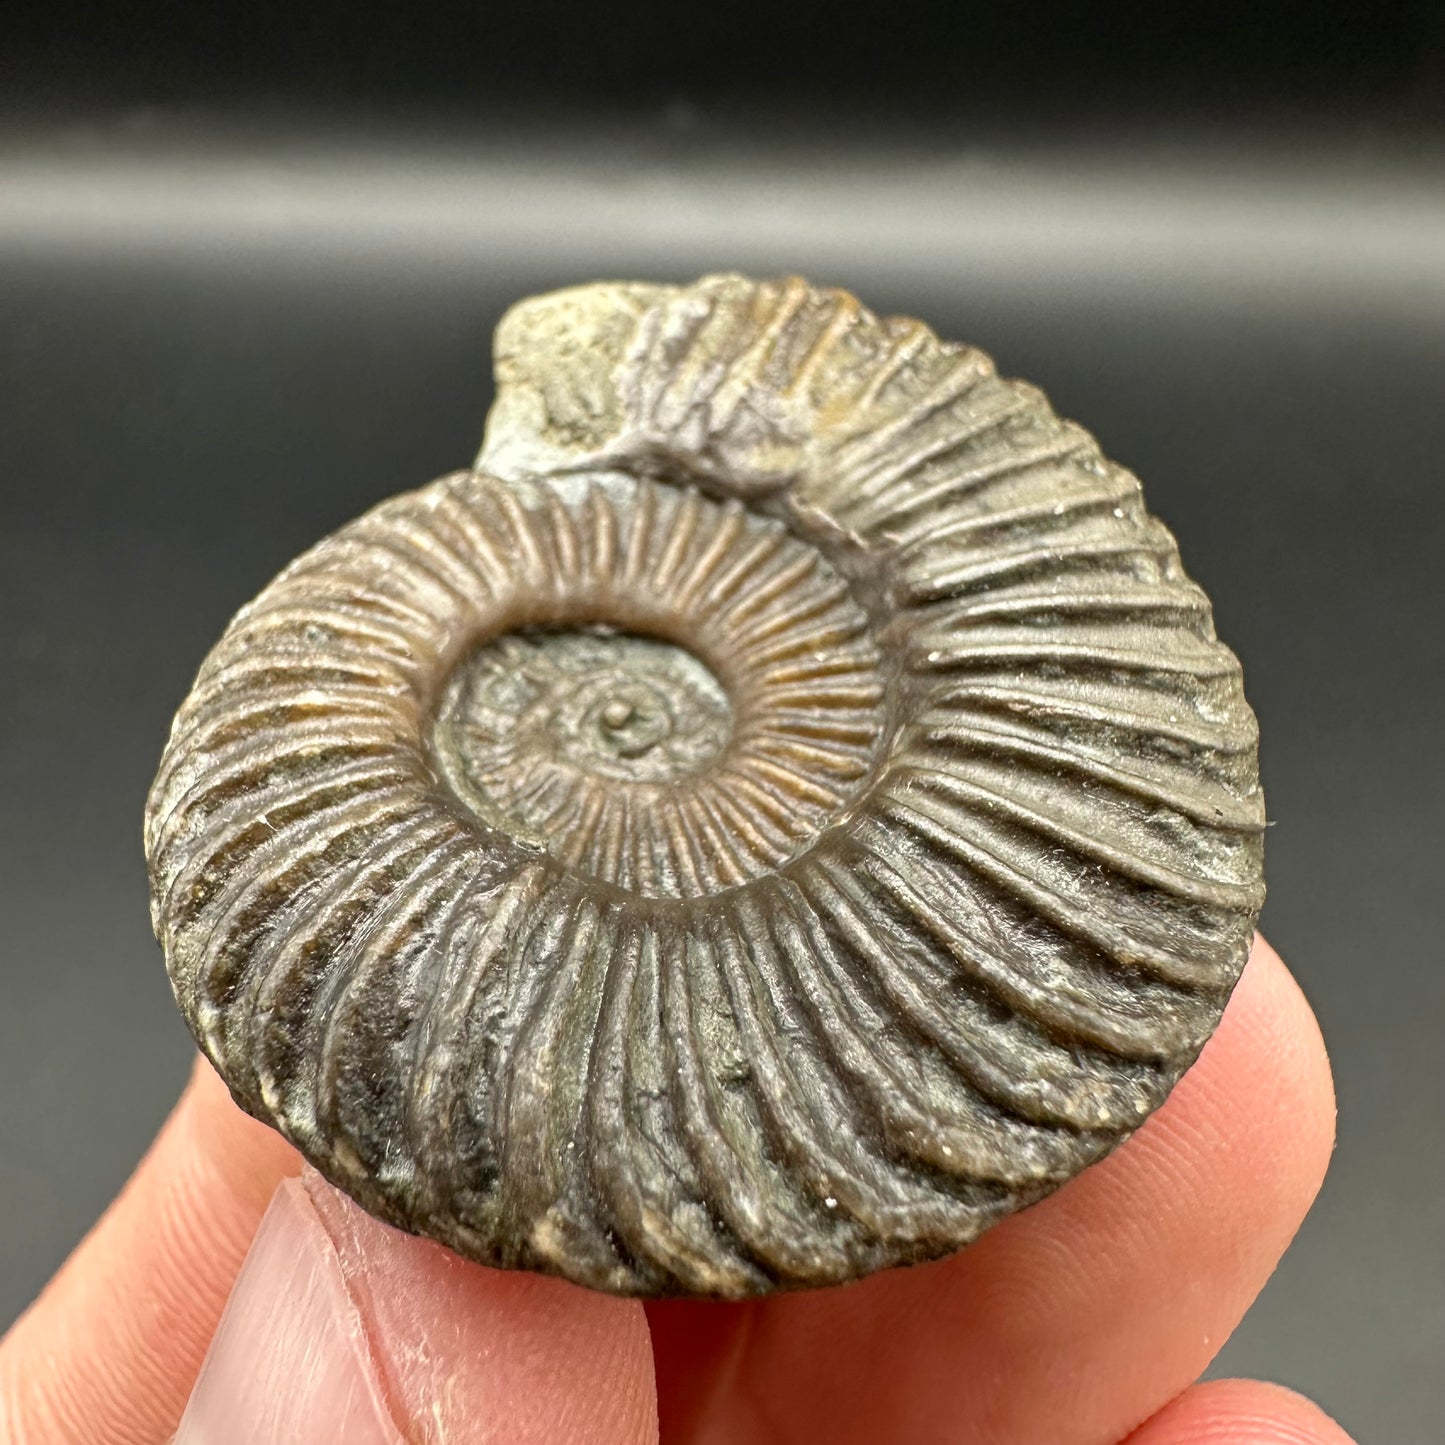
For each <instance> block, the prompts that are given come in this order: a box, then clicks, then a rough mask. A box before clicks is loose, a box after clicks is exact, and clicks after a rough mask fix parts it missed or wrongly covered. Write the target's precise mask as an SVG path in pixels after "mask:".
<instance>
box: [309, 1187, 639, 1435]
mask: <svg viewBox="0 0 1445 1445" xmlns="http://www.w3.org/2000/svg"><path fill="white" fill-rule="evenodd" d="M301 1187H302V1188H304V1191H305V1193H306V1196H307V1198H308V1200H309V1201H310V1204H311V1206H312V1208H313V1210H314V1212H315V1216H316V1218H317V1219H318V1220H319V1221H320V1222H321V1223H322V1225H323V1226H324V1228H325V1230H326V1233H327V1236H328V1238H329V1240H330V1244H331V1248H332V1249H333V1250H334V1252H335V1257H336V1260H337V1262H338V1265H339V1268H340V1271H341V1274H342V1276H343V1278H344V1280H345V1282H346V1288H347V1291H348V1293H349V1296H350V1298H351V1299H352V1301H353V1302H354V1304H355V1306H356V1308H357V1310H358V1311H359V1314H360V1317H361V1319H362V1320H363V1322H364V1325H365V1329H366V1332H367V1337H368V1338H369V1339H370V1340H371V1341H372V1342H373V1353H374V1358H375V1363H376V1368H377V1371H378V1375H379V1379H380V1384H381V1389H382V1391H383V1394H384V1395H385V1398H386V1399H387V1400H388V1401H390V1403H391V1408H392V1410H393V1411H394V1413H395V1416H396V1419H397V1421H398V1422H399V1424H400V1426H401V1428H402V1430H403V1432H404V1436H405V1438H406V1439H407V1440H408V1441H412V1440H416V1441H427V1442H431V1441H437V1442H440V1441H446V1442H448V1445H452V1442H455V1445H469V1442H473V1441H475V1442H481V1441H486V1442H493V1441H495V1442H498V1445H500V1442H503V1441H505V1442H506V1445H553V1442H555V1441H558V1440H566V1441H568V1442H577V1445H651V1442H654V1441H655V1440H656V1438H657V1404H656V1393H655V1387H654V1373H653V1365H652V1351H651V1342H650V1338H649V1335H648V1330H647V1323H646V1319H645V1317H644V1315H643V1311H642V1306H641V1305H640V1304H639V1303H638V1302H636V1301H633V1300H624V1299H615V1298H611V1297H609V1296H606V1295H601V1294H597V1293H595V1292H593V1291H589V1290H583V1289H580V1288H578V1287H577V1286H575V1285H571V1284H568V1283H566V1282H565V1281H562V1280H556V1279H546V1278H543V1277H541V1276H539V1275H534V1274H528V1273H523V1272H519V1271H509V1270H494V1269H485V1268H483V1267H481V1266H480V1265H475V1264H471V1263H469V1262H468V1261H466V1260H463V1259H461V1258H459V1257H458V1256H457V1255H455V1254H453V1253H451V1252H450V1251H448V1250H446V1249H443V1248H442V1247H441V1246H440V1245H437V1244H434V1243H432V1242H431V1241H429V1240H423V1239H418V1238H415V1237H413V1236H411V1235H407V1234H404V1233H402V1232H401V1231H399V1230H396V1229H392V1228H390V1227H389V1226H387V1225H384V1224H382V1223H380V1222H379V1221H377V1220H375V1219H373V1218H372V1217H371V1216H370V1215H368V1214H366V1213H365V1212H363V1211H362V1210H361V1209H360V1208H358V1207H357V1206H356V1205H355V1204H354V1203H352V1202H351V1200H349V1199H347V1198H346V1197H345V1196H344V1195H342V1194H340V1193H339V1192H338V1191H336V1190H335V1189H333V1188H332V1187H331V1186H330V1185H328V1184H326V1183H325V1182H324V1181H323V1180H321V1179H320V1177H319V1176H318V1175H316V1174H314V1173H312V1172H310V1171H307V1173H306V1174H305V1176H304V1183H303V1185H302V1186H301Z"/></svg>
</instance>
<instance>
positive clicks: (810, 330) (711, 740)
mask: <svg viewBox="0 0 1445 1445" xmlns="http://www.w3.org/2000/svg"><path fill="white" fill-rule="evenodd" d="M496 354H497V373H498V381H499V388H500V389H499V396H498V400H497V403H496V405H495V407H494V409H493V412H492V415H491V417H490V419H489V423H488V430H487V439H486V443H485V445H484V447H483V449H482V453H481V456H480V458H479V459H478V462H477V465H476V467H475V469H473V470H471V471H466V472H460V473H457V474H456V475H453V476H450V477H446V478H443V479H442V480H440V481H438V482H434V483H433V484H432V485H430V486H427V487H424V488H422V489H421V490H420V491H416V492H411V493H408V494H405V495H403V496H399V497H396V498H394V499H392V500H390V501H387V502H384V503H383V504H382V505H380V506H379V507H377V508H376V509H375V510H373V511H371V512H369V513H368V514H367V515H365V516H364V517H362V518H361V519H360V520H358V521H356V522H353V523H351V524H350V525H349V526H346V527H343V528H342V529H341V530H340V531H339V532H337V533H335V534H334V535H333V536H331V537H329V538H327V539H326V540H325V541H323V542H321V543H320V544H319V545H318V546H316V547H315V548H313V549H312V550H311V551H310V552H308V553H306V554H305V555H304V556H303V557H301V558H300V559H299V560H297V561H296V562H295V563H293V564H292V565H291V566H290V567H288V568H287V569H286V570H285V571H284V572H283V573H282V574H281V575H280V576H279V577H278V578H277V579H276V580H275V581H274V582H273V583H271V585H270V586H268V587H267V588H266V589H265V591H263V592H262V593H261V595H260V596H259V597H258V598H256V600H255V601H254V602H252V603H251V604H250V605H248V606H247V607H245V608H243V609H242V611H241V612H240V613H239V614H238V616H237V617H236V619H235V620H234V621H233V622H232V624H231V626H230V627H229V629H228V630H227V631H226V633H225V635H224V636H223V637H222V638H221V640H220V642H219V643H218V644H217V646H216V647H215V649H214V650H213V651H212V652H211V654H210V656H209V657H208V658H207V659H206V661H205V663H204V665H203V666H202V668H201V671H200V675H199V676H198V678H197V680H196V683H195V687H194V690H193V691H192V693H191V694H190V696H189V697H188V698H187V699H186V701H185V703H184V705H183V706H182V708H181V710H180V713H179V715H178V716H177V718H176V722H175V726H174V729H173V732H172V735H171V739H170V743H169V746H168V747H167V749H166V753H165V756H164V759H163V760H162V763H161V767H160V772H159V775H158V776H157V779H156V782H155V785H154V788H153V790H152V793H151V797H150V802H149V806H148V810H147V814H146V852H147V857H148V859H149V864H150V873H151V883H152V900H153V917H154V923H155V928H156V933H157V936H158V937H159V938H160V940H161V943H162V945H163V947H164V951H165V956H166V961H167V965H168V968H169V971H170V976H171V980H172V983H173V985H174V988H175V992H176V997H177V999H178V1000H179V1002H180V1006H181V1008H182V1010H183V1011H184V1013H185V1016H186V1019H187V1020H188V1022H189V1024H190V1026H191V1028H192V1030H193V1031H194V1033H195V1035H196V1037H197V1039H198V1040H199V1041H200V1044H201V1047H202V1048H203V1049H204V1051H205V1052H206V1054H207V1055H208V1056H209V1057H210V1059H211V1060H212V1062H213V1063H214V1064H215V1065H216V1067H217V1068H218V1069H219V1071H220V1072H221V1074H222V1076H223V1077H224V1078H225V1080H226V1082H227V1083H228V1084H229V1086H230V1088H231V1090H232V1092H233V1093H234V1094H235V1096H236V1098H237V1099H238V1100H239V1101H240V1103H241V1104H242V1105H243V1106H244V1107H245V1108H246V1109H248V1110H249V1111H250V1112H251V1113H253V1114H255V1115H256V1116H257V1117H259V1118H261V1119H264V1120H266V1121H268V1122H269V1123H271V1124H273V1125H274V1126H275V1127H276V1128H277V1129H279V1130H280V1131H281V1132H282V1133H283V1134H284V1135H285V1136H286V1137H287V1138H288V1139H290V1140H291V1141H292V1142H293V1143H294V1144H295V1145H296V1146H297V1148H298V1149H299V1150H300V1151H301V1152H302V1153H303V1154H304V1155H305V1156H306V1158H308V1159H309V1160H310V1161H311V1162H312V1163H313V1164H314V1165H315V1166H316V1167H317V1168H318V1169H319V1170H320V1171H321V1172H322V1173H323V1174H324V1175H325V1176H326V1177H327V1178H329V1179H330V1180H331V1181H332V1182H333V1183H335V1184H336V1185H338V1186H339V1187H340V1188H341V1189H343V1190H345V1191H346V1192H347V1193H348V1194H350V1195H351V1196H352V1197H353V1198H355V1199H356V1200H358V1201H359V1202H360V1203H361V1204H362V1205H364V1206H365V1207H366V1208H367V1209H369V1210H371V1211H372V1212H374V1213H375V1214H377V1215H378V1216H380V1217H382V1218H384V1219H387V1220H390V1221H392V1222H393V1223H395V1224H399V1225H401V1226H403V1227H404V1228H406V1229H410V1230H413V1231H416V1232H418V1233H421V1234H425V1235H429V1236H431V1237H432V1238H434V1239H438V1240H441V1241H442V1242H443V1243H445V1244H447V1245H449V1246H451V1247H452V1248H453V1249H455V1250H457V1251H459V1252H460V1253H461V1254H463V1255H466V1256H469V1257H470V1258H473V1259H476V1260H481V1261H483V1262H485V1263H488V1264H497V1265H506V1266H516V1267H525V1268H530V1269H538V1270H544V1271H547V1272H550V1273H555V1274H560V1275H565V1276H566V1277H568V1278H570V1279H573V1280H576V1281H579V1282H581V1283H583V1284H586V1285H591V1286H593V1287H595V1288H598V1289H604V1290H611V1291H617V1292H621V1293H638V1294H692V1295H700V1296H716V1297H740V1296H747V1295H755V1294H760V1293H763V1292H766V1291H769V1290H774V1289H780V1288H788V1287H796V1286H804V1285H821V1284H829V1283H836V1282H840V1281H844V1280H848V1279H852V1278H855V1277H856V1276H858V1275H861V1274H864V1273H866V1272H868V1271H870V1270H874V1269H878V1268H881V1267H884V1266H888V1265H897V1264H903V1263H907V1262H910V1261H917V1260H923V1259H928V1258H931V1257H935V1256H938V1255H940V1254H943V1253H946V1252H948V1251H950V1250H953V1249H956V1248H958V1247H959V1246H960V1245H963V1244H965V1243H967V1242H968V1241H969V1240H971V1239H973V1238H974V1237H975V1236H976V1235H978V1234H979V1232H980V1231H982V1230H983V1229H985V1228H987V1227H988V1225H990V1224H992V1223H993V1222H994V1221H996V1220H998V1219H999V1218H1001V1217H1002V1216H1004V1215H1006V1214H1008V1213H1009V1212H1010V1211H1012V1210H1015V1209H1018V1208H1020V1207H1021V1206H1023V1205H1027V1204H1029V1203H1031V1202H1032V1201H1034V1200H1037V1199H1039V1198H1041V1197H1042V1196H1044V1195H1045V1194H1047V1193H1049V1192H1050V1191H1051V1190H1053V1189H1054V1188H1056V1187H1057V1186H1058V1185H1060V1184H1061V1183H1063V1182H1064V1181H1065V1180H1067V1179H1069V1178H1070V1177H1071V1176H1072V1175H1074V1174H1075V1173H1077V1172H1078V1171H1079V1170H1080V1169H1082V1168H1083V1167H1085V1166H1086V1165H1087V1164H1089V1163H1091V1162H1092V1161H1093V1160H1096V1159H1098V1158H1099V1157H1101V1156H1102V1155H1103V1154H1105V1153H1107V1152H1108V1151H1109V1150H1110V1149H1111V1148H1113V1147H1114V1146H1115V1145H1116V1144H1118V1143H1119V1142H1120V1140H1122V1139H1124V1138H1125V1137H1126V1136H1127V1135H1128V1134H1129V1133H1130V1132H1131V1131H1132V1130H1133V1129H1135V1128H1136V1127H1137V1126H1138V1125H1139V1124H1140V1123H1141V1122H1142V1121H1143V1120H1144V1119H1145V1118H1146V1117H1147V1115H1148V1114H1149V1113H1150V1111H1151V1110H1153V1109H1154V1108H1155V1107H1156V1106H1157V1105H1158V1104H1159V1103H1160V1102H1161V1101H1162V1100H1163V1099H1164V1097H1165V1096H1166V1094H1167V1093H1168V1092H1169V1090H1170V1088H1171V1087H1172V1085H1173V1084H1174V1082H1175V1081H1176V1080H1177V1079H1178V1078H1179V1076H1180V1074H1181V1073H1182V1072H1183V1071H1184V1069H1185V1068H1187V1067H1188V1065H1189V1064H1190V1063H1191V1062H1192V1060H1193V1059H1194V1058H1195V1056H1196V1055H1197V1054H1198V1052H1199V1050H1200V1048H1201V1047H1202V1045H1203V1043H1204V1041H1205V1040H1206V1039H1207V1038H1208V1036H1209V1034H1210V1032H1211V1031H1212V1030H1213V1028H1214V1026H1215V1025H1216V1023H1217V1022H1218V1020H1219V1017H1220V1014H1221V1011H1222V1010H1223V1007H1224V1004H1225V1001H1226V999H1227V997H1228V995H1229V991H1230V989H1231V987H1232V986H1233V984H1234V982H1235V979H1236V978H1237V976H1238V974H1239V971H1240V969H1241V967H1242V966H1243V963H1244V959H1245V955H1246V951H1247V949H1248V945H1249V941H1250V936H1251V932H1252V928H1253V924H1254V920H1255V917H1256V915H1257V912H1258V909H1259V906H1260V903H1261V900H1262V895H1263V888H1262V883H1261V836H1262V828H1263V816H1264V815H1263V804H1262V799H1261V796H1260V791H1259V786H1258V777H1257V768H1256V739H1257V734H1256V728H1255V723H1254V718H1253V716H1252V714H1251V713H1250V710H1249V708H1248V706H1247V704H1246V703H1245V700H1244V695H1243V692H1242V690H1241V681H1240V671H1239V666H1238V663H1237V662H1236V660H1235V658H1234V656H1233V655H1232V654H1231V653H1230V652H1229V651H1228V650H1227V649H1226V648H1225V647H1224V646H1223V645H1221V644H1220V643H1219V642H1218V641H1217V640H1216V638H1215V635H1214V630H1213V625H1212V622H1211V617H1210V609H1209V603H1208V599H1207V598H1206V597H1205V596H1204V594H1203V593H1202V592H1201V591H1200V589H1199V588H1198V587H1196V586H1195V585H1194V584H1193V583H1192V582H1191V581H1190V580H1189V579H1188V578H1187V577H1186V575H1185V574H1184V571H1183V570H1182V568H1181V566H1180V562H1179V557H1178V554H1177V551H1176V549H1175V545H1174V541H1173V538H1172V537H1171V536H1170V534H1169V533H1168V531H1166V530H1165V528H1164V527H1163V526H1161V525H1160V523H1159V522H1157V521H1155V520H1154V519H1153V518H1152V517H1150V516H1149V514H1148V513H1147V512H1146V511H1145V509H1144V505H1143V502H1142V500H1141V497H1140V493H1139V485H1138V482H1137V481H1136V480H1135V479H1134V477H1133V476H1131V475H1130V474H1129V473H1128V472H1126V471H1124V470H1123V469H1122V468H1120V467H1117V466H1115V465H1114V464H1113V463H1111V462H1109V461H1107V460H1106V459H1105V458H1104V457H1103V456H1102V455H1101V454H1100V452H1099V449H1098V447H1097V445H1096V444H1095V442H1094V441H1093V440H1092V439H1091V438H1090V436H1089V435H1088V434H1087V433H1086V432H1084V431H1082V430H1081V429H1080V428H1078V427H1077V426H1074V425H1073V424H1071V423H1069V422H1065V421H1061V420H1060V419H1059V418H1057V417H1056V416H1055V415H1054V413H1053V412H1052V411H1051V410H1050V408H1049V406H1048V404H1047V402H1046V401H1045V399H1044V397H1043V396H1042V395H1041V394H1040V393H1039V392H1038V391H1037V390H1036V389H1034V388H1033V387H1030V386H1027V385H1024V384H1021V383H1019V382H1014V381H1006V380H1001V379H1000V378H999V377H998V376H997V375H996V374H995V371H994V368H993V365H992V364H991V362H990V361H989V359H988V358H987V357H986V356H984V355H983V354H982V353H980V352H978V351H976V350H973V349H972V348H969V347H966V346H958V345H954V344H951V343H948V342H944V341H940V340H938V339H937V338H936V337H935V336H934V335H933V334H932V333H931V332H930V331H929V330H928V329H927V328H926V327H924V326H922V325H921V324H919V323H918V322H916V321H909V320H898V319H888V320H882V319H879V318H877V317H875V316H873V315H871V314H870V313H869V312H867V311H866V310H864V309H863V308H862V307H861V306H860V305H859V304H858V303H857V302H856V301H855V300H854V299H853V298H852V297H851V296H849V295H847V294H846V293H844V292H841V291H826V290H815V289H811V288H810V287H808V286H807V285H805V284H803V283H802V282H800V281H795V280H794V281H782V282H768V283H757V282H753V281H749V280H746V279H744V278H742V277H738V276H714V277H709V278H706V279H704V280H702V281H700V282H698V283H697V284H696V285H693V286H689V287H668V286H648V285H597V286H587V287H582V288H579V289H576V290H572V291H565V292H561V293H558V294H555V295H550V296H543V297H540V298H536V299H533V300H529V301H525V302H523V303H522V304H521V305H519V306H517V307H516V308H515V309H514V310H513V311H511V312H510V313H509V314H508V316H507V317H506V319H505V320H504V321H503V323H502V325H501V327H500V330H499V332H498V336H497V345H496Z"/></svg>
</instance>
